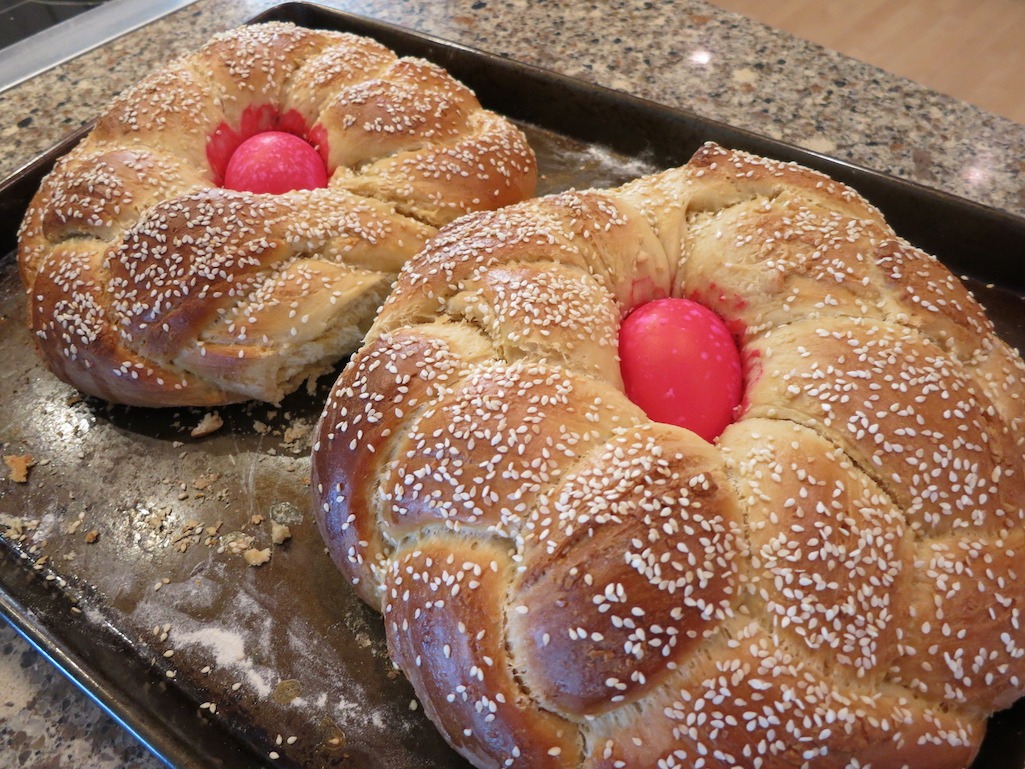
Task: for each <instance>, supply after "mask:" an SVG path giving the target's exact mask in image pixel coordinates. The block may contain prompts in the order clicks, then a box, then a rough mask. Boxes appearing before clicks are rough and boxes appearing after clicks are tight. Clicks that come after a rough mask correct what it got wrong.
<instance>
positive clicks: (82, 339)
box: [19, 23, 536, 406]
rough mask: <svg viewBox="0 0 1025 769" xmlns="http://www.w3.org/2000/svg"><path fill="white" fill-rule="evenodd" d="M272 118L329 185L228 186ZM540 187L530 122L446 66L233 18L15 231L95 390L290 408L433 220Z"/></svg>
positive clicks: (38, 311) (352, 336) (42, 343)
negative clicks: (227, 166) (502, 110)
mask: <svg viewBox="0 0 1025 769" xmlns="http://www.w3.org/2000/svg"><path fill="white" fill-rule="evenodd" d="M271 128H281V129H283V130H290V131H293V132H299V133H304V134H306V135H307V136H308V138H309V140H310V141H311V142H312V143H313V144H314V145H315V146H317V147H318V148H319V149H320V151H321V153H322V154H323V155H324V157H325V158H326V159H327V162H328V167H329V171H330V172H331V174H332V175H331V178H330V179H329V186H328V188H327V189H323V190H316V191H313V192H308V191H299V192H291V193H286V194H284V195H254V194H250V193H236V192H232V191H230V190H222V189H220V187H219V186H218V185H219V184H220V180H221V177H222V175H223V172H224V168H223V165H224V163H226V161H227V157H228V156H229V155H230V151H231V150H232V149H233V148H234V147H235V146H237V145H238V143H240V142H241V141H242V140H243V139H244V138H246V137H247V136H249V135H252V134H253V133H255V132H257V131H261V130H266V129H271ZM535 182H536V168H535V161H534V157H533V154H532V152H531V151H530V148H529V147H528V146H527V145H526V141H525V138H524V136H523V134H522V133H521V132H520V131H519V130H518V129H517V128H515V127H514V126H513V125H512V124H510V123H509V122H508V121H507V120H505V119H503V118H501V117H499V116H498V115H495V114H493V113H491V112H488V111H486V110H484V109H482V108H481V106H480V104H479V103H478V102H477V100H476V98H475V97H474V95H473V93H471V92H470V90H469V89H467V88H466V87H465V86H463V85H462V84H460V83H457V82H456V81H455V80H453V79H452V78H451V76H449V75H448V74H447V73H446V72H445V71H444V70H442V69H441V68H439V67H437V66H436V65H433V64H430V63H428V62H426V61H422V60H419V59H409V58H398V57H397V56H396V55H395V54H394V53H393V52H391V51H390V50H388V49H387V48H385V47H384V46H382V45H380V44H379V43H376V42H374V41H372V40H369V39H366V38H361V37H357V36H355V35H350V34H341V33H334V32H321V31H313V30H308V29H303V28H301V27H297V26H294V25H291V24H285V23H270V24H260V25H253V26H249V27H245V28H242V29H239V30H234V31H232V32H228V33H224V34H222V35H218V36H217V37H215V38H214V39H213V40H212V41H211V42H209V43H208V44H207V45H205V46H204V47H203V48H202V49H201V50H199V51H198V52H197V53H195V54H192V55H190V56H187V57H184V58H183V59H181V60H179V61H176V62H173V63H172V64H170V65H169V66H168V67H167V68H165V69H164V70H161V71H159V72H157V73H154V74H153V75H151V76H150V77H148V78H146V79H145V80H143V81H142V82H141V83H139V84H138V85H137V86H136V87H134V88H132V89H130V90H128V91H126V92H125V93H124V94H122V95H120V96H119V97H118V98H117V99H115V100H114V102H113V104H112V105H111V106H110V108H109V109H108V110H107V111H106V112H105V113H104V114H103V115H102V116H101V117H100V118H99V120H98V121H97V125H96V128H95V129H94V130H93V132H92V133H91V134H90V135H89V136H88V137H86V139H84V140H83V142H82V143H81V144H80V145H79V146H78V147H76V148H75V150H73V151H72V152H71V153H70V154H69V155H68V156H67V157H65V158H63V159H62V160H61V161H60V162H59V163H58V165H57V167H56V168H55V170H54V171H53V173H51V174H50V175H49V176H48V177H47V178H46V179H45V180H44V182H43V185H42V187H41V189H40V191H39V193H38V194H37V195H36V197H35V199H34V200H33V202H32V204H31V205H30V207H29V210H28V212H27V213H26V216H25V220H24V222H23V225H22V228H21V231H20V237H19V265H20V270H21V275H22V278H23V279H24V281H25V283H26V286H27V288H28V296H29V299H30V302H29V303H30V317H31V319H32V328H33V331H34V332H35V334H36V338H37V340H38V344H39V347H40V349H41V350H42V352H43V355H44V358H45V360H46V361H47V363H48V364H49V365H50V367H51V368H52V369H53V370H54V371H55V372H56V373H57V374H58V375H59V376H61V377H62V378H64V379H65V380H66V381H68V382H70V383H71V384H73V385H74V386H76V387H78V388H79V389H82V390H84V391H85V392H88V393H90V394H94V395H98V396H101V397H104V398H107V399H110V400H115V401H118V402H122V403H129V404H137V405H147V406H169V405H213V404H218V403H229V402H232V401H238V400H245V399H249V398H256V399H261V400H266V401H271V402H276V401H278V400H280V399H281V398H282V396H284V395H285V394H287V393H288V392H289V391H291V390H292V389H294V388H295V387H296V386H297V385H298V384H299V383H300V382H301V381H302V380H303V379H304V378H307V377H309V376H315V375H317V374H320V373H322V372H323V371H325V370H327V369H328V368H330V366H331V365H332V364H333V363H334V362H335V361H337V360H339V359H340V358H342V357H344V356H345V355H346V354H348V353H350V352H352V351H353V350H354V349H355V348H356V347H357V346H358V343H359V341H360V340H361V339H362V336H363V334H364V333H365V332H366V330H367V328H368V326H369V325H370V322H371V320H372V319H373V316H374V314H375V313H376V310H377V308H378V307H379V305H380V303H381V301H382V300H383V299H384V296H385V294H386V293H387V289H388V287H389V286H390V284H391V282H392V281H393V280H394V278H395V275H396V273H397V272H398V269H399V267H400V266H401V265H402V264H403V263H404V262H405V260H406V259H408V258H409V257H410V256H411V255H412V254H414V253H415V252H416V251H418V250H419V249H420V248H421V246H422V245H423V244H424V242H425V241H426V240H427V238H428V237H430V236H431V235H432V234H434V232H435V231H436V228H437V227H438V226H440V225H442V224H445V223H446V222H448V221H451V220H452V219H454V218H455V217H457V216H459V215H461V214H464V213H467V212H469V211H475V210H481V209H489V208H494V207H497V206H501V205H505V204H507V203H511V202H515V201H518V200H521V199H523V198H524V197H528V196H529V195H531V194H533V191H534V185H535ZM37 277H38V279H37Z"/></svg>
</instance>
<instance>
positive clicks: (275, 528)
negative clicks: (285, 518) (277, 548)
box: [270, 521, 292, 545]
mask: <svg viewBox="0 0 1025 769" xmlns="http://www.w3.org/2000/svg"><path fill="white" fill-rule="evenodd" d="M291 538H292V531H291V529H289V528H288V527H287V526H286V525H285V524H283V523H278V522H277V521H271V522H270V539H271V542H273V543H274V544H275V545H281V544H284V543H285V542H286V541H287V540H289V539H291Z"/></svg>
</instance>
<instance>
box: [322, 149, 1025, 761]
mask: <svg viewBox="0 0 1025 769" xmlns="http://www.w3.org/2000/svg"><path fill="white" fill-rule="evenodd" d="M665 295H673V296H686V297H690V298H698V299H700V301H702V302H703V303H704V304H705V305H706V306H708V307H710V308H712V309H714V310H715V311H716V312H717V313H718V314H719V315H720V316H721V317H722V318H723V319H724V320H725V321H726V322H727V323H728V324H729V326H730V328H731V329H732V330H733V334H734V336H735V338H736V339H737V341H738V344H739V346H740V349H741V351H742V354H743V356H744V359H745V364H746V374H745V376H746V397H745V403H744V407H743V412H742V413H741V415H740V416H739V418H738V419H737V420H736V421H735V422H734V423H733V424H731V425H730V426H728V427H727V428H726V430H725V432H724V433H723V434H722V435H721V436H720V437H719V438H718V439H717V440H716V442H715V444H714V445H713V444H709V443H706V442H704V441H703V440H701V439H700V438H698V437H697V436H696V435H694V434H693V433H691V432H689V431H687V430H684V429H682V428H677V427H672V426H668V425H664V424H657V423H653V422H651V421H649V420H648V419H647V418H646V417H645V415H644V414H643V413H642V412H641V411H640V410H639V409H638V408H637V407H636V406H635V405H634V404H632V403H631V402H630V401H628V400H627V399H626V397H625V395H624V394H623V391H622V382H621V379H620V373H619V365H618V360H617V346H616V338H617V329H618V323H619V321H620V319H621V318H622V317H624V316H625V314H626V312H627V311H629V310H630V309H631V308H632V307H634V306H637V305H639V304H642V303H644V302H646V301H648V300H650V299H654V298H658V297H662V296H665ZM1023 380H1025V366H1023V364H1022V361H1021V359H1020V358H1019V357H1018V355H1017V354H1016V353H1015V352H1014V351H1013V350H1012V349H1010V348H1009V347H1008V346H1007V345H1006V344H1005V343H1004V342H1002V341H1001V340H999V339H998V338H997V337H996V336H995V334H994V333H993V329H992V326H991V325H990V323H989V321H988V320H987V318H986V316H985V314H984V312H983V310H982V309H981V307H980V306H979V305H978V304H977V303H976V302H975V300H974V299H973V298H972V297H971V295H970V294H969V293H968V292H967V291H966V289H965V288H964V287H963V286H962V285H961V283H960V282H959V281H957V280H956V279H954V278H953V277H952V276H951V275H950V274H949V272H947V270H946V269H945V268H943V267H942V266H941V265H940V264H939V263H938V262H936V261H935V260H934V259H932V258H931V257H928V256H926V255H925V254H923V253H921V252H920V251H918V250H916V249H914V248H912V247H911V246H909V245H908V244H907V243H906V242H903V241H901V240H900V239H899V238H897V237H896V236H895V235H894V234H893V232H892V231H891V230H890V228H889V227H888V226H887V225H886V224H885V222H884V221H883V219H882V217H881V215H880V214H879V212H878V211H876V210H875V209H874V208H873V207H871V206H870V205H869V204H868V203H866V202H865V201H864V200H863V199H862V198H860V197H859V196H858V195H857V194H856V193H855V192H853V191H852V190H850V189H849V188H847V187H845V186H843V185H841V184H838V183H835V182H833V181H831V180H829V179H828V178H826V177H824V176H821V175H819V174H817V173H814V172H812V171H809V170H806V169H803V168H800V167H797V166H794V165H789V164H781V163H777V162H774V161H770V160H765V159H762V158H758V157H754V156H751V155H747V154H743V153H740V152H735V151H730V150H726V149H723V148H721V147H718V146H715V145H707V146H705V147H704V148H702V149H701V150H700V151H699V152H698V153H697V154H696V155H695V156H694V158H692V160H691V161H690V162H689V163H688V164H687V165H685V166H683V167H681V168H678V169H674V170H671V171H667V172H665V173H663V174H660V175H657V176H653V177H647V178H643V179H640V180H638V181H636V182H632V183H630V184H627V185H626V186H624V187H620V188H618V189H614V190H608V191H586V192H567V193H564V194H560V195H555V196H550V197H546V198H541V199H537V200H533V201H528V202H525V203H522V204H518V205H515V206H512V207H509V208H507V209H505V210H502V211H499V212H495V213H484V214H479V215H475V216H473V217H467V218H465V219H462V220H460V221H459V222H456V223H454V224H453V225H450V226H449V227H447V228H445V229H443V230H442V231H441V232H440V233H439V235H438V236H437V237H436V238H434V239H433V240H432V241H431V242H430V243H429V244H428V246H427V248H426V249H425V251H424V252H422V253H421V254H420V255H419V256H418V257H416V258H415V259H414V260H412V261H411V262H409V263H408V264H407V265H406V267H405V268H404V269H403V272H402V274H401V276H400V279H399V281H398V282H397V284H396V287H395V289H394V290H393V292H392V293H391V295H390V296H389V298H388V300H387V301H386V302H385V305H384V307H383V308H382V311H381V313H380V315H379V317H378V318H377V320H376V322H375V324H374V326H373V327H372V329H371V330H370V332H369V335H368V337H367V340H366V342H365V345H364V347H363V348H362V349H361V350H360V351H359V353H357V355H356V356H354V358H353V360H352V361H351V362H350V364H349V366H348V367H347V368H346V369H345V371H344V372H343V373H342V375H341V377H340V378H339V380H338V382H337V383H336V385H335V388H334V391H333V393H332V395H331V397H330V399H329V402H328V404H327V406H326V409H325V411H324V414H323V416H322V418H321V422H320V425H319V427H318V432H317V434H316V438H315V444H314V452H313V489H314V492H313V493H314V500H315V504H316V510H317V515H318V520H319V523H320V527H321V531H322V533H323V536H324V538H325V541H326V542H327V544H328V547H329V550H330V552H331V554H332V557H333V559H334V561H335V563H336V564H337V566H338V567H339V568H340V569H341V571H342V572H344V573H345V575H346V576H347V577H348V578H349V579H350V581H351V582H352V584H353V585H354V586H355V588H356V590H357V592H358V593H359V595H360V596H361V597H362V598H363V599H364V600H365V601H367V602H368V603H369V604H371V605H372V606H374V607H377V608H378V609H380V610H381V611H382V612H383V615H384V623H385V629H386V633H387V638H388V643H389V648H390V651H391V654H392V656H393V658H394V660H395V661H396V663H397V664H398V665H399V666H400V667H401V668H402V670H403V671H404V672H405V673H406V675H407V676H408V677H409V679H410V681H411V682H412V684H413V686H414V688H415V690H416V693H417V696H418V697H419V698H420V700H421V701H422V702H423V704H424V708H425V711H426V712H427V713H428V715H429V716H430V717H431V718H432V719H433V720H434V722H435V723H436V724H437V726H438V727H439V729H440V730H441V731H442V732H443V733H444V735H445V737H446V738H447V739H448V741H449V742H450V743H451V744H452V745H453V746H454V747H455V748H456V749H457V750H459V751H460V752H461V753H462V754H463V755H464V756H466V757H467V758H468V759H469V760H470V761H472V762H473V763H474V764H476V765H477V766H480V767H587V768H588V769H592V768H597V767H601V768H602V769H605V768H611V767H654V766H659V767H734V766H757V767H801V766H808V767H811V766H814V767H845V766H866V765H869V764H871V765H872V766H873V767H876V766H886V767H899V766H907V767H921V766H929V767H964V766H966V765H967V764H968V763H969V762H970V761H971V760H972V757H973V756H974V754H975V752H976V751H977V749H978V746H979V743H980V741H981V738H982V735H983V732H984V728H985V720H986V717H987V716H988V715H989V714H990V713H991V712H992V711H994V710H997V709H1000V708H1003V707H1006V706H1008V705H1009V704H1010V703H1012V702H1013V701H1014V700H1015V699H1016V698H1017V697H1019V696H1021V694H1022V693H1023V692H1025V648H1023V647H1022V646H1020V645H1019V643H1018V640H1019V639H1020V637H1021V628H1020V624H1019V623H1020V614H1021V611H1022V609H1023V608H1025V569H1021V568H1020V566H1019V565H1018V564H1017V563H1016V561H1017V560H1018V557H1017V553H1020V552H1021V548H1022V547H1023V546H1025V528H1023V526H1022V518H1023V512H1025V480H1023V478H1025V473H1023V470H1025V468H1023V460H1022V454H1023V451H1022V448H1023V442H1025V438H1023V432H1022V427H1023V425H1025V422H1023V419H1025V385H1023Z"/></svg>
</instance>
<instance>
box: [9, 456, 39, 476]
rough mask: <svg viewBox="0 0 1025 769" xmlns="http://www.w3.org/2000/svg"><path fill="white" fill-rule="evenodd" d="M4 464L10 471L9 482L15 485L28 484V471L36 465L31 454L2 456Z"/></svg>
mask: <svg viewBox="0 0 1025 769" xmlns="http://www.w3.org/2000/svg"><path fill="white" fill-rule="evenodd" d="M4 462H5V463H6V464H7V467H9V468H10V470H11V476H10V477H11V480H12V481H14V482H15V483H27V482H28V469H29V468H30V467H32V465H34V464H35V463H36V460H35V459H34V458H33V456H32V455H31V454H4Z"/></svg>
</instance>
